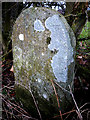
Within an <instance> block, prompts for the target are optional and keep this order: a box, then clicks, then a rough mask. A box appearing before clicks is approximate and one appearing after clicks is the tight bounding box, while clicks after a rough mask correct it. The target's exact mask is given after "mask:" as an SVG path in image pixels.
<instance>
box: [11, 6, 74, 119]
mask: <svg viewBox="0 0 90 120" xmlns="http://www.w3.org/2000/svg"><path fill="white" fill-rule="evenodd" d="M75 45H76V41H75V37H74V34H73V31H72V30H71V28H70V27H69V25H68V24H67V21H66V20H65V18H64V17H63V16H62V15H60V14H59V13H58V12H56V11H54V10H51V9H48V8H28V9H26V10H24V11H23V12H22V13H21V14H20V15H19V17H18V18H17V20H16V22H15V25H14V27H13V33H12V46H13V61H14V62H13V63H14V75H15V84H16V94H17V97H18V99H19V100H21V101H22V102H23V101H24V102H23V103H26V104H25V105H26V106H29V107H30V106H33V105H32V104H31V101H30V100H28V99H31V98H30V97H31V96H30V94H31V93H29V92H28V91H29V90H32V93H33V95H34V97H35V99H36V101H37V103H38V106H39V109H40V111H41V113H42V114H43V115H44V117H46V118H47V117H48V116H49V117H50V116H53V115H54V114H58V112H57V111H58V105H57V100H56V96H55V91H54V90H53V86H52V83H51V80H53V81H55V82H56V83H57V84H58V85H60V86H61V87H63V88H64V89H66V90H68V85H71V84H72V83H73V77H74V55H75ZM22 86H25V88H24V87H22ZM55 87H56V90H57V93H58V97H59V100H60V104H61V107H62V110H65V108H66V107H67V106H68V104H69V102H70V101H71V98H70V94H69V93H68V92H66V91H65V90H64V89H60V88H59V87H58V86H56V85H55ZM21 89H22V91H24V93H25V94H27V96H29V97H28V98H27V99H25V97H22V94H23V92H22V91H21ZM26 89H27V90H26ZM20 91H21V92H20ZM28 101H29V102H30V103H29V102H28ZM32 101H33V100H32ZM68 101H69V102H68ZM44 103H46V104H44ZM27 108H28V107H27ZM51 108H52V109H53V110H51ZM32 109H33V111H34V110H35V109H34V108H32ZM49 109H50V110H51V111H50V110H49ZM52 113H53V114H52Z"/></svg>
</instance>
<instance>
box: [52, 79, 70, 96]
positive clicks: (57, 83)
mask: <svg viewBox="0 0 90 120" xmlns="http://www.w3.org/2000/svg"><path fill="white" fill-rule="evenodd" d="M53 82H54V83H55V85H57V86H58V87H59V88H60V89H61V90H63V91H65V92H67V93H69V94H70V92H69V91H68V90H66V89H65V88H63V87H62V86H61V85H59V84H58V83H56V82H55V81H53Z"/></svg>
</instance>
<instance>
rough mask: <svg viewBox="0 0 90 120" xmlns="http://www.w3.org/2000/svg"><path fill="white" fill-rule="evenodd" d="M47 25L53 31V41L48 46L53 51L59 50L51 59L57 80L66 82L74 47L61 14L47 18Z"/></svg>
mask: <svg viewBox="0 0 90 120" xmlns="http://www.w3.org/2000/svg"><path fill="white" fill-rule="evenodd" d="M45 26H46V28H47V29H49V31H50V32H51V36H50V37H51V41H50V44H49V45H48V48H49V49H50V50H51V51H57V52H56V54H55V55H54V56H53V58H52V61H51V66H52V68H53V73H54V75H55V77H56V79H57V82H60V81H62V82H66V80H67V79H68V76H67V74H68V65H70V63H71V62H73V48H72V46H71V43H70V37H69V34H68V32H67V30H66V28H65V25H64V23H63V22H62V21H61V19H60V18H59V15H53V16H52V17H49V18H47V19H46V21H45Z"/></svg>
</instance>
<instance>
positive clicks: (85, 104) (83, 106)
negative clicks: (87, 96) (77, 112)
mask: <svg viewBox="0 0 90 120" xmlns="http://www.w3.org/2000/svg"><path fill="white" fill-rule="evenodd" d="M88 104H90V103H85V104H84V105H82V106H81V107H80V109H82V108H83V107H84V106H86V105H88Z"/></svg>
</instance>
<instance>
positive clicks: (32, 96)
mask: <svg viewBox="0 0 90 120" xmlns="http://www.w3.org/2000/svg"><path fill="white" fill-rule="evenodd" d="M17 84H18V85H20V86H22V87H24V88H25V89H27V87H25V86H24V85H21V84H20V83H17ZM27 90H29V92H30V93H31V96H32V98H33V100H34V104H35V106H36V109H37V112H38V114H39V117H40V120H42V116H41V113H40V111H39V108H38V106H37V103H36V100H35V98H34V95H33V93H32V91H31V88H30V85H29V89H27Z"/></svg>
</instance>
